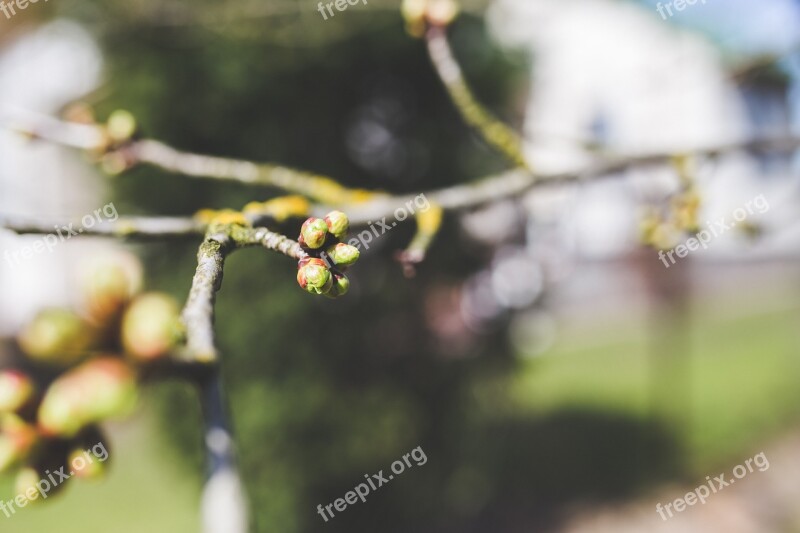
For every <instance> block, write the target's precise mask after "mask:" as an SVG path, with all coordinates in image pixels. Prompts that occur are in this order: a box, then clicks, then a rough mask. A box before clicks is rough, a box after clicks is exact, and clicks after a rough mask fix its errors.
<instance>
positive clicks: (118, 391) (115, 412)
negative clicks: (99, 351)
mask: <svg viewBox="0 0 800 533" xmlns="http://www.w3.org/2000/svg"><path fill="white" fill-rule="evenodd" d="M136 397H137V390H136V377H135V375H134V373H133V371H132V370H131V369H130V368H129V367H128V365H126V364H125V363H124V362H123V361H121V360H119V359H115V358H111V357H102V358H98V359H93V360H91V361H89V362H87V363H84V364H82V365H81V366H79V367H78V368H76V369H74V370H72V371H70V372H67V373H66V374H64V375H63V376H61V377H60V378H58V379H57V380H56V381H54V382H53V383H52V384H51V385H50V387H49V388H48V389H47V392H46V393H45V396H44V399H43V400H42V403H41V405H40V406H39V427H40V429H41V430H42V432H43V433H45V434H47V435H58V436H62V437H73V436H75V435H76V434H77V433H78V432H79V431H80V430H81V429H82V428H83V427H85V426H86V425H88V424H92V423H95V422H98V421H100V420H105V419H107V418H116V417H120V416H124V415H126V414H128V413H129V412H130V411H132V410H133V407H134V406H135V404H136Z"/></svg>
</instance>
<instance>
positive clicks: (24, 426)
mask: <svg viewBox="0 0 800 533" xmlns="http://www.w3.org/2000/svg"><path fill="white" fill-rule="evenodd" d="M36 441H37V434H36V429H35V428H34V427H33V426H31V425H30V424H28V423H27V422H25V421H24V420H22V419H21V418H20V417H18V416H17V415H15V414H11V413H5V414H3V415H2V416H0V472H2V471H4V470H6V469H7V468H9V467H10V466H12V465H14V464H16V463H19V462H20V461H22V460H24V459H25V458H26V457H27V456H28V454H29V453H30V451H31V449H32V448H33V446H34V444H36Z"/></svg>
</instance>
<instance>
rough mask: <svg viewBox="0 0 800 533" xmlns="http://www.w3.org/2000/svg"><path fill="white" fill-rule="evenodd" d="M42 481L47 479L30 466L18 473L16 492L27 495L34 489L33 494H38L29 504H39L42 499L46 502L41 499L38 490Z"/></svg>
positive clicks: (15, 481) (30, 499)
mask: <svg viewBox="0 0 800 533" xmlns="http://www.w3.org/2000/svg"><path fill="white" fill-rule="evenodd" d="M42 479H46V478H44V477H43V476H42V475H41V474H40V473H39V471H38V470H36V469H35V468H32V467H29V466H28V467H25V468H23V469H22V470H20V471H19V472H17V476H16V477H15V478H14V492H15V493H16V494H27V493H28V492H29V491H31V489H33V491H32V492H31V493H32V494H33V493H36V495H35V496H34V497H33V498H29V499H28V503H31V502H36V503H39V500H40V499H41V500H44V498H41V495H40V494H39V489H38V488H37V486H38V483H39V481H41V480H42ZM26 505H27V504H26Z"/></svg>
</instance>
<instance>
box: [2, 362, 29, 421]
mask: <svg viewBox="0 0 800 533" xmlns="http://www.w3.org/2000/svg"><path fill="white" fill-rule="evenodd" d="M35 392H36V391H35V387H34V385H33V381H31V379H30V378H29V377H28V376H26V375H25V374H23V373H22V372H18V371H16V370H5V371H3V372H0V412H4V411H5V412H14V411H17V410H19V409H20V408H21V407H23V406H24V405H25V404H26V403H28V402H29V401H30V400H31V398H33V395H34V393H35Z"/></svg>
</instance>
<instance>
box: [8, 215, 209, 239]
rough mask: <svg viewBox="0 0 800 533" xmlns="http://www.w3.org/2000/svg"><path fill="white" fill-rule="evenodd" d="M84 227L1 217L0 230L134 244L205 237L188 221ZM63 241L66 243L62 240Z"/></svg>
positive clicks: (131, 220)
mask: <svg viewBox="0 0 800 533" xmlns="http://www.w3.org/2000/svg"><path fill="white" fill-rule="evenodd" d="M93 224H94V225H93V226H91V227H87V226H84V225H83V222H82V221H81V219H78V218H73V219H69V220H65V219H50V220H47V219H38V218H36V219H34V218H31V217H23V216H14V215H4V214H2V213H0V228H5V229H7V230H10V231H13V232H15V233H18V234H20V235H25V234H54V235H55V234H58V233H59V232H60V234H61V235H63V236H64V239H67V238H70V237H73V236H77V235H81V236H100V237H116V238H124V239H131V240H160V239H170V238H186V237H194V236H197V235H202V234H203V232H204V231H205V225H204V224H203V223H201V222H200V221H197V220H195V219H193V218H186V217H119V218H117V219H115V220H102V221H100V222H96V221H94V222H93ZM62 240H63V239H62Z"/></svg>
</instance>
